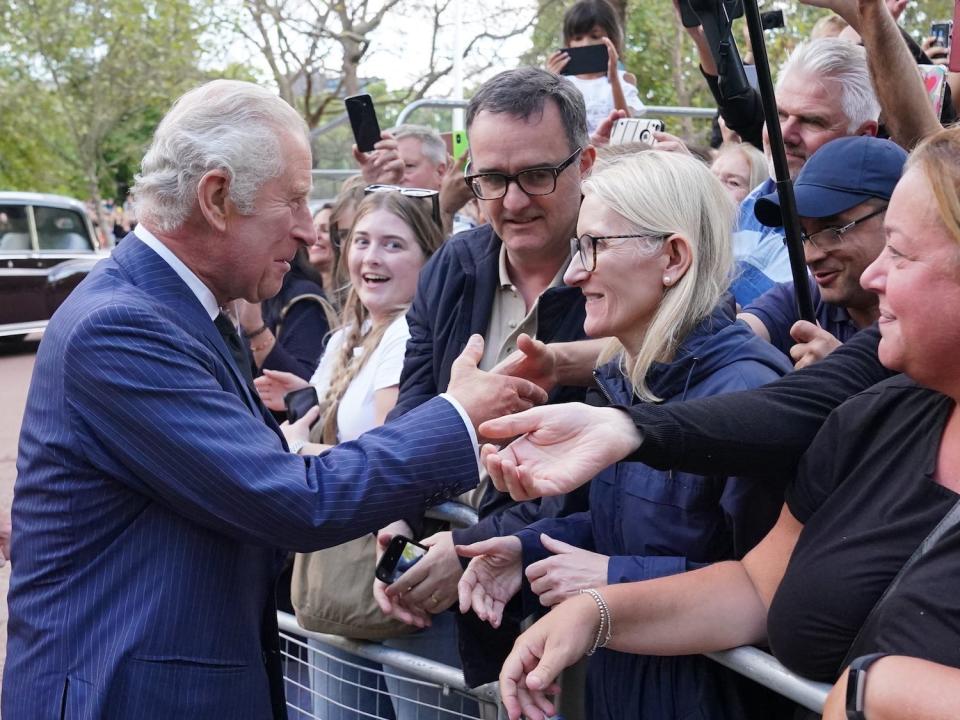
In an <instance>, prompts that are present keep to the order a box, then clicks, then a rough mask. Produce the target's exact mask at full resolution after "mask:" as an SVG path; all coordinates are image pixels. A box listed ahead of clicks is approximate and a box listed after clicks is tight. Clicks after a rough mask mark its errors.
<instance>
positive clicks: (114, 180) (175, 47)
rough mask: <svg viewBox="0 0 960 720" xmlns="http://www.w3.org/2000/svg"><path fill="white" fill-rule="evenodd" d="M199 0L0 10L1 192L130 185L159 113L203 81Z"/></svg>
mask: <svg viewBox="0 0 960 720" xmlns="http://www.w3.org/2000/svg"><path fill="white" fill-rule="evenodd" d="M207 9H208V8H207V6H205V5H204V4H203V2H198V1H197V0H71V2H69V3H65V2H62V0H12V1H11V2H8V3H5V4H2V5H0V46H2V47H3V48H4V50H5V51H6V52H5V53H4V55H5V56H6V57H8V58H9V61H8V62H5V63H4V66H3V69H2V74H0V103H2V105H3V107H4V108H5V109H10V108H14V109H15V112H4V113H3V114H2V120H0V157H2V161H0V183H2V185H3V186H5V187H15V188H26V189H34V190H55V191H61V192H68V193H70V194H73V195H78V196H81V197H84V196H86V197H95V198H96V197H99V195H100V193H101V192H105V193H108V194H109V195H111V196H112V195H114V194H116V193H117V190H118V188H117V184H118V181H119V182H121V183H123V182H129V180H130V177H131V175H132V172H133V170H132V167H133V166H135V164H136V163H137V162H139V159H140V156H141V155H142V153H143V149H144V146H145V143H146V142H147V141H148V140H149V137H150V135H151V133H152V131H153V128H154V127H155V126H156V123H157V121H158V120H159V118H160V117H161V116H162V113H163V112H164V111H165V110H166V109H167V108H168V107H169V106H170V104H171V103H172V101H173V100H174V99H175V98H176V97H177V96H178V95H179V94H180V93H182V92H183V91H184V90H185V89H186V88H188V87H190V86H192V85H194V84H196V82H197V81H198V80H199V79H201V78H202V77H203V73H202V72H201V71H200V69H199V65H200V58H201V55H202V47H201V42H200V36H201V32H202V29H203V27H204V22H205V20H204V13H205V12H206V11H207Z"/></svg>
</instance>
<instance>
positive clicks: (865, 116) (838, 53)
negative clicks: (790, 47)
mask: <svg viewBox="0 0 960 720" xmlns="http://www.w3.org/2000/svg"><path fill="white" fill-rule="evenodd" d="M793 72H801V73H805V74H808V75H812V76H814V77H820V78H829V79H831V80H833V81H834V82H836V83H838V84H839V85H840V107H841V108H842V110H843V114H844V115H845V116H846V118H847V132H850V133H852V132H855V131H856V130H857V128H859V127H860V126H861V125H863V123H865V122H868V121H870V120H873V121H876V120H877V119H878V118H879V117H880V103H879V101H878V100H877V94H876V92H875V91H874V89H873V83H871V82H870V71H869V70H868V69H867V53H866V51H865V50H864V49H863V48H862V47H860V46H859V45H854V44H853V43H850V42H847V41H846V40H838V39H837V38H834V37H825V38H819V39H817V40H811V41H810V42H807V43H804V44H802V45H798V46H797V48H796V50H794V51H793V52H792V53H791V54H790V57H789V58H787V62H786V63H784V65H783V67H782V68H781V70H780V74H779V76H778V77H777V90H778V91H779V90H780V86H781V85H782V84H783V82H784V80H785V79H786V78H787V76H789V75H790V73H793Z"/></svg>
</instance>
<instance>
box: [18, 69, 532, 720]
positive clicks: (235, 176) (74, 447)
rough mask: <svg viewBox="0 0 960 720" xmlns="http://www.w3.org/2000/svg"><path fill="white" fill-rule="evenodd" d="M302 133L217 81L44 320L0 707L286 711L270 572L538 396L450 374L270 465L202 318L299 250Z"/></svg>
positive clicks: (266, 96)
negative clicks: (426, 392)
mask: <svg viewBox="0 0 960 720" xmlns="http://www.w3.org/2000/svg"><path fill="white" fill-rule="evenodd" d="M310 170H311V157H310V146H309V142H308V137H307V128H306V126H305V125H304V123H303V121H302V120H301V119H300V117H299V116H298V115H297V114H296V113H295V112H294V111H293V110H292V109H291V108H290V107H289V106H288V105H286V104H285V103H283V102H282V101H281V100H280V99H279V98H277V97H276V96H274V95H272V94H270V93H269V92H267V91H265V90H262V89H260V88H257V87H256V86H254V85H250V84H248V83H241V82H234V81H215V82H212V83H209V84H207V85H204V86H202V87H200V88H197V89H196V90H193V91H191V92H189V93H187V94H186V95H185V96H183V97H182V98H181V99H180V100H179V101H178V102H177V103H176V105H174V107H173V109H172V110H171V111H170V112H169V114H168V115H167V116H166V117H165V118H164V120H163V121H162V122H161V123H160V126H159V128H158V129H157V132H156V134H155V136H154V139H153V143H152V145H151V147H150V149H149V150H148V152H147V154H146V156H145V157H144V160H143V167H142V174H141V175H140V176H139V177H138V178H137V184H136V188H135V194H136V197H137V199H138V211H139V215H140V218H141V221H142V223H141V225H140V226H139V227H138V228H137V230H136V231H135V232H134V233H131V234H130V235H129V236H128V237H127V238H126V239H125V240H124V242H123V243H122V244H121V245H120V247H119V248H118V250H117V251H116V252H114V254H113V256H112V257H111V258H110V259H109V260H106V261H104V262H102V263H101V264H100V265H99V266H98V267H97V268H96V269H95V270H94V272H92V273H91V274H90V276H89V277H88V278H87V279H86V280H85V281H84V282H83V283H82V284H81V286H80V287H78V288H77V290H76V291H75V292H74V293H73V294H72V295H71V296H70V298H69V299H68V300H67V302H66V303H65V304H64V305H63V307H61V309H60V310H59V311H58V312H57V314H56V315H55V316H54V318H53V320H51V322H50V325H49V329H48V330H47V333H46V336H45V337H44V341H43V344H42V345H41V347H40V350H39V352H38V353H37V361H36V369H35V372H34V376H33V381H32V385H31V388H30V394H29V398H28V401H27V410H26V414H25V416H24V420H23V430H22V434H21V438H20V452H19V458H18V464H17V469H18V477H17V482H16V486H15V491H14V503H13V523H14V537H13V546H12V562H13V567H14V570H13V576H12V579H11V584H10V594H9V608H10V621H9V643H8V654H7V664H6V671H5V674H4V678H3V705H2V709H3V716H4V717H9V718H138V719H143V718H177V719H178V720H183V719H185V718H213V717H223V718H231V720H235V719H237V718H257V719H259V718H270V717H284V716H285V714H286V713H285V708H284V701H283V691H282V685H281V678H280V676H279V668H280V664H279V658H278V656H277V653H276V615H275V612H274V607H273V580H274V578H275V576H276V574H277V572H278V571H279V569H280V565H281V562H282V560H283V557H284V554H285V552H287V551H291V550H297V551H310V550H315V549H318V548H322V547H326V546H331V545H337V544H339V543H342V542H344V541H346V540H348V539H351V538H354V537H357V536H359V535H361V534H362V533H365V532H370V531H373V530H376V529H377V528H379V527H382V526H383V525H385V524H386V523H388V522H390V521H392V520H395V519H397V518H399V517H403V516H405V515H415V514H417V513H418V512H420V511H421V510H422V509H423V507H424V506H426V505H429V504H431V503H435V502H439V501H441V500H443V499H445V498H448V497H451V496H454V495H456V494H458V493H460V492H462V491H464V490H465V489H468V488H470V487H472V486H473V485H474V484H475V483H476V482H477V458H476V438H475V431H474V426H475V425H476V424H478V423H479V422H481V421H483V420H484V419H486V418H489V417H494V416H499V415H501V414H504V413H505V412H507V411H510V410H516V409H521V408H523V407H529V406H530V405H531V404H532V403H535V402H540V401H542V400H543V399H544V396H543V392H542V391H541V390H540V389H539V388H537V387H536V386H534V385H532V384H531V383H528V382H526V381H522V380H517V379H510V378H505V377H498V376H493V375H487V374H486V373H482V372H480V371H479V370H477V369H476V363H477V361H478V360H479V358H480V356H481V355H482V352H483V348H482V342H480V341H479V339H476V340H474V342H472V343H471V344H470V345H469V346H468V348H467V350H466V351H465V352H464V355H463V356H462V357H461V358H460V360H459V361H458V364H457V367H456V368H455V370H454V378H453V379H452V380H451V383H450V388H449V391H448V392H447V393H446V394H445V395H444V396H441V397H438V398H435V399H434V400H431V401H430V402H428V403H426V404H425V405H424V406H422V407H421V408H419V409H417V410H415V411H413V412H411V413H409V414H408V415H406V416H405V417H404V418H402V419H400V420H398V421H396V422H393V423H390V424H388V425H386V426H384V427H383V428H380V429H378V430H375V431H373V432H371V433H369V434H367V435H365V436H363V437H361V438H360V439H359V440H358V441H356V442H352V443H345V444H343V445H341V446H338V447H336V448H334V449H333V450H331V451H330V452H329V453H327V454H325V455H323V456H319V457H312V458H305V457H300V456H298V455H296V454H295V453H292V452H289V450H288V448H287V447H286V445H285V443H284V442H283V439H282V437H281V435H280V433H279V431H278V427H277V426H276V424H275V423H274V422H273V420H272V419H271V416H270V414H269V412H267V411H265V409H264V408H263V407H262V406H261V405H260V403H259V401H258V399H257V395H256V393H255V392H253V391H252V390H251V388H250V384H249V369H248V368H246V367H244V363H242V362H238V360H237V359H236V358H237V356H238V354H237V351H238V350H239V349H240V347H239V339H238V338H237V336H236V331H235V330H234V328H233V327H232V325H231V324H230V323H229V321H228V320H227V318H226V316H225V315H224V314H223V313H222V312H221V308H222V307H223V306H224V305H226V304H228V303H230V302H231V301H233V300H234V299H237V298H243V299H245V300H248V301H250V302H259V301H260V300H262V299H264V298H266V297H270V296H271V295H273V294H274V293H276V292H277V291H278V290H279V288H280V284H281V281H282V279H283V276H284V274H285V273H286V272H287V270H288V269H289V267H290V265H289V262H290V260H291V259H292V258H293V256H294V254H295V253H296V251H297V248H298V247H300V246H304V245H309V244H310V243H311V242H313V239H314V234H313V233H314V231H313V227H312V223H311V217H310V211H309V208H308V206H307V197H308V195H309V193H310V189H311V172H310Z"/></svg>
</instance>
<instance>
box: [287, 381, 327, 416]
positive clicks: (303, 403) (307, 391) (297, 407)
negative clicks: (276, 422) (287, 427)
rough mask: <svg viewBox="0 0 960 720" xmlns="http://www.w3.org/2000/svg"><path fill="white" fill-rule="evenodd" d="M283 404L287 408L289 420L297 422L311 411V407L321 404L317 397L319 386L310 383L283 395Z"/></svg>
mask: <svg viewBox="0 0 960 720" xmlns="http://www.w3.org/2000/svg"><path fill="white" fill-rule="evenodd" d="M283 404H284V405H285V406H286V408H287V420H289V421H290V422H292V423H295V422H296V421H297V420H299V419H300V418H302V417H303V416H304V415H306V414H307V413H308V412H310V408H312V407H313V406H314V405H319V404H320V400H319V399H318V398H317V388H315V387H314V386H313V385H310V386H309V387H305V388H300V389H299V390H294V391H293V392H289V393H287V394H286V395H284V396H283Z"/></svg>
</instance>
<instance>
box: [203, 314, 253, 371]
mask: <svg viewBox="0 0 960 720" xmlns="http://www.w3.org/2000/svg"><path fill="white" fill-rule="evenodd" d="M213 324H214V325H216V326H217V330H219V331H220V334H221V335H222V336H223V341H224V342H225V343H226V344H227V348H228V349H229V350H230V354H231V355H233V360H234V362H236V363H237V367H238V368H239V369H240V374H241V375H243V378H244V380H246V381H247V386H248V387H249V386H252V385H253V372H252V371H251V370H250V356H249V355H248V354H247V349H246V348H245V347H244V345H243V341H242V340H241V339H240V336H239V335H238V334H237V329H236V328H235V327H234V326H233V322H232V321H231V320H230V318H228V317H227V316H226V315H224V314H223V313H220V314H219V315H217V319H216V320H214V321H213Z"/></svg>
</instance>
